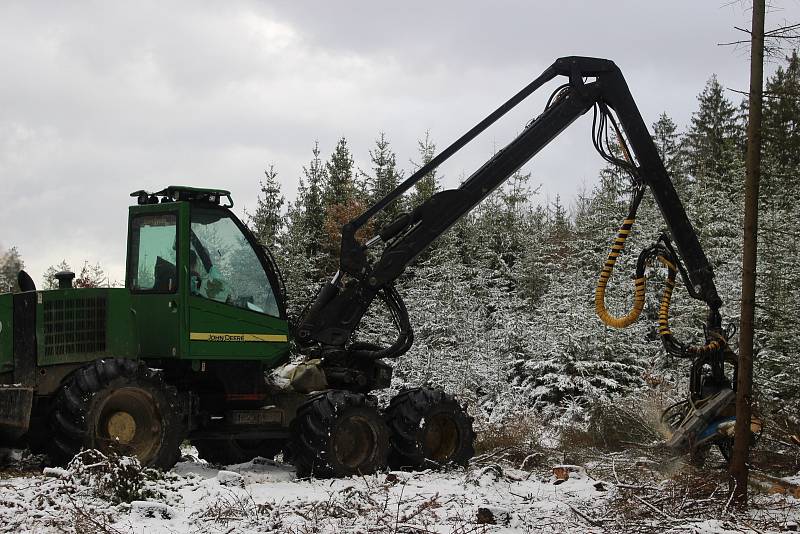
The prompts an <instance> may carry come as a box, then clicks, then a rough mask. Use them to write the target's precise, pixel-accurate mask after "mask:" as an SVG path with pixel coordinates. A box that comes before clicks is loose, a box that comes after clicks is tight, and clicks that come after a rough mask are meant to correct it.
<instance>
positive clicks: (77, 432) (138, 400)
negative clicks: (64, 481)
mask: <svg viewBox="0 0 800 534" xmlns="http://www.w3.org/2000/svg"><path fill="white" fill-rule="evenodd" d="M51 429H52V432H53V434H52V439H51V442H50V446H49V453H50V458H51V460H52V461H54V462H56V463H61V464H63V463H66V462H68V461H69V460H70V459H71V458H72V457H73V456H74V455H75V454H76V453H78V452H80V450H81V449H98V450H100V451H103V452H108V451H111V450H113V451H115V452H117V453H119V454H125V455H131V456H137V457H138V458H139V460H140V462H141V463H142V464H143V465H146V466H151V467H160V468H162V469H169V468H171V467H172V466H174V465H175V463H176V462H177V461H178V457H179V448H180V444H181V441H183V438H184V437H185V435H186V429H185V423H184V417H183V415H182V413H181V404H180V401H179V398H178V393H177V390H176V389H175V388H174V387H172V386H169V385H167V384H166V383H164V380H163V377H162V375H161V373H158V372H156V371H153V370H151V369H149V368H148V367H147V366H146V365H144V364H141V363H139V362H137V361H134V360H125V359H107V360H96V361H94V362H92V363H90V364H88V365H86V366H84V367H81V368H80V369H78V370H77V371H75V372H74V373H72V374H71V375H70V376H69V377H67V379H66V380H65V381H64V383H63V385H62V386H61V389H60V390H59V393H58V394H57V396H56V399H55V402H54V404H53V411H52V414H51Z"/></svg>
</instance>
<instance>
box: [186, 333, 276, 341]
mask: <svg viewBox="0 0 800 534" xmlns="http://www.w3.org/2000/svg"><path fill="white" fill-rule="evenodd" d="M189 339H190V340H191V341H214V342H218V343H219V342H223V343H243V342H261V343H286V342H287V341H288V339H287V337H286V335H281V334H228V333H225V332H192V333H191V334H189Z"/></svg>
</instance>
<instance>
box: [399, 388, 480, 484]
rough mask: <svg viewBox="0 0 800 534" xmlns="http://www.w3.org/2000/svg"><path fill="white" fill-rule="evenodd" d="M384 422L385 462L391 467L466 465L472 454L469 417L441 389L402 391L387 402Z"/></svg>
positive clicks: (472, 432) (473, 450)
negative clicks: (388, 432) (387, 432)
mask: <svg viewBox="0 0 800 534" xmlns="http://www.w3.org/2000/svg"><path fill="white" fill-rule="evenodd" d="M386 421H387V423H388V425H389V428H390V430H391V451H390V453H389V465H390V466H391V467H392V468H394V469H400V468H404V467H410V468H421V467H426V466H428V465H431V464H433V465H445V464H449V463H455V464H459V465H462V466H466V465H467V463H468V462H469V460H470V459H471V458H472V457H473V456H474V454H475V449H474V447H473V442H474V441H475V432H474V431H473V430H472V418H471V417H470V416H469V415H467V413H466V411H464V408H462V407H461V405H460V404H459V403H458V401H456V400H455V399H454V398H453V397H452V396H450V395H448V394H447V393H445V392H443V391H441V390H436V389H428V388H415V389H409V390H406V391H403V392H402V393H400V394H399V395H397V396H396V397H394V398H393V399H392V400H391V402H390V403H389V408H388V409H387V410H386Z"/></svg>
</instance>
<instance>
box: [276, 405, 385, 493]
mask: <svg viewBox="0 0 800 534" xmlns="http://www.w3.org/2000/svg"><path fill="white" fill-rule="evenodd" d="M291 434H292V436H291V440H290V443H289V451H288V452H289V454H290V456H291V457H292V461H293V463H294V465H295V467H296V468H297V475H298V476H300V477H307V476H312V475H313V476H316V477H319V478H327V477H338V476H349V475H357V474H364V475H366V474H370V473H374V472H376V471H380V470H381V469H383V468H385V467H386V456H387V454H388V452H389V429H388V428H387V426H386V423H385V422H384V421H383V418H382V417H381V415H380V413H379V412H378V409H377V407H376V405H375V403H374V402H373V401H372V400H371V399H369V398H368V397H367V396H365V395H363V394H360V393H351V392H349V391H337V390H333V391H326V392H324V393H320V394H317V395H315V396H313V397H312V398H311V399H309V400H308V401H307V402H306V403H305V404H303V405H302V406H300V408H299V409H298V410H297V416H296V417H295V419H294V420H293V421H292V426H291Z"/></svg>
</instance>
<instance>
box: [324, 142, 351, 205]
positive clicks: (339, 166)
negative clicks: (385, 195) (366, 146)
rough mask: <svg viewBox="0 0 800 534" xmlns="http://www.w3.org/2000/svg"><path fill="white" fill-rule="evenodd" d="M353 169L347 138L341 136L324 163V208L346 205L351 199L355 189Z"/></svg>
mask: <svg viewBox="0 0 800 534" xmlns="http://www.w3.org/2000/svg"><path fill="white" fill-rule="evenodd" d="M353 170H354V167H353V156H352V155H351V154H350V149H349V148H348V147H347V140H346V139H345V138H344V137H342V138H341V139H339V142H337V143H336V148H335V149H334V150H333V153H332V154H331V157H330V159H329V160H328V162H327V163H326V164H325V171H326V173H327V180H326V181H325V186H324V189H323V194H322V203H323V206H324V207H325V209H326V210H327V209H330V208H331V207H332V206H342V205H347V204H348V203H350V202H351V201H352V200H353V198H354V193H355V189H356V188H355V176H354V173H353Z"/></svg>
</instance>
